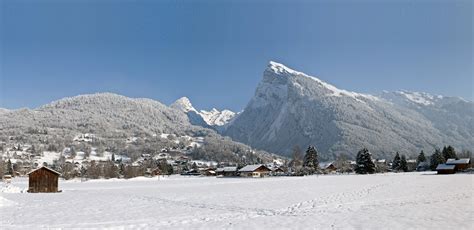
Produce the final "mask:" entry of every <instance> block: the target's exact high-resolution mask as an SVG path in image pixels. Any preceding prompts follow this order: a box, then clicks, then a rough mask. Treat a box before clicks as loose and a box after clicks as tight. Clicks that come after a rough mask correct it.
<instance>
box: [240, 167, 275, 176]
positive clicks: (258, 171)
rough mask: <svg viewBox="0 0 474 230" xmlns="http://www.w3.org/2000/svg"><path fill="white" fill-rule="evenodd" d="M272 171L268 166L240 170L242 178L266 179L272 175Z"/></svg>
mask: <svg viewBox="0 0 474 230" xmlns="http://www.w3.org/2000/svg"><path fill="white" fill-rule="evenodd" d="M271 171H272V170H270V169H269V168H268V167H267V166H265V165H262V164H259V165H247V166H245V167H243V168H241V169H240V170H239V172H240V176H241V177H266V176H268V175H270V173H271Z"/></svg>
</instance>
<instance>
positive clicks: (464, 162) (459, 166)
mask: <svg viewBox="0 0 474 230" xmlns="http://www.w3.org/2000/svg"><path fill="white" fill-rule="evenodd" d="M470 163H471V159H469V158H462V159H458V160H456V159H453V158H451V159H448V160H447V161H446V164H447V165H454V166H455V170H456V171H462V170H466V169H468V168H469V164H470Z"/></svg>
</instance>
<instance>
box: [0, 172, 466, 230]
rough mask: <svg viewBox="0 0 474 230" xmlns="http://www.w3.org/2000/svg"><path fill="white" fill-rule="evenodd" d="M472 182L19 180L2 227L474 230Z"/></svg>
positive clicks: (404, 177) (450, 178) (431, 178)
mask: <svg viewBox="0 0 474 230" xmlns="http://www.w3.org/2000/svg"><path fill="white" fill-rule="evenodd" d="M473 179H474V176H473V175H468V174H456V175H433V174H430V173H406V174H377V175H344V176H337V175H334V176H310V177H280V178H276V177H274V178H264V179H245V178H204V177H182V176H172V177H166V178H161V179H158V178H135V179H131V180H95V181H94V180H90V181H87V182H80V181H78V180H74V181H60V189H62V190H63V192H62V193H56V194H29V193H20V191H24V188H26V186H27V180H26V179H24V178H21V179H18V178H16V179H14V180H13V183H12V185H11V186H14V187H16V188H10V189H4V190H5V191H8V193H6V192H1V191H2V190H0V229H37V228H126V229H129V228H141V229H143V228H144V229H473V228H472V227H473V223H474V212H473V209H474V208H473ZM15 191H17V193H15ZM11 192H13V193H11Z"/></svg>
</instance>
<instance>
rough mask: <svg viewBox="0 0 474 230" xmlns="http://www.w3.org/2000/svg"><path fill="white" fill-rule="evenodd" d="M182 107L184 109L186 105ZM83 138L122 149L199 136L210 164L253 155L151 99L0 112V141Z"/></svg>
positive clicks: (104, 99)
mask: <svg viewBox="0 0 474 230" xmlns="http://www.w3.org/2000/svg"><path fill="white" fill-rule="evenodd" d="M182 102H183V103H182V105H183V106H185V105H186V103H185V102H186V101H185V100H182ZM183 108H185V107H183ZM187 109H190V110H192V108H191V107H188V108H187ZM83 133H90V134H93V135H94V136H98V137H101V138H102V139H104V140H109V142H110V141H112V142H114V141H117V143H119V142H120V141H121V142H120V143H122V144H123V143H125V142H126V141H125V140H126V139H127V138H128V137H135V136H140V137H146V138H149V140H151V139H153V138H158V137H160V135H161V134H174V136H176V137H182V136H190V137H199V138H202V139H203V142H204V144H203V147H202V148H204V149H205V151H204V150H203V152H205V153H206V154H207V156H209V158H214V159H212V160H220V161H238V160H239V159H249V157H250V158H256V156H257V155H256V154H255V151H253V152H252V151H249V150H250V149H251V148H250V147H249V146H247V145H244V144H241V143H237V142H234V141H232V140H230V138H226V137H222V136H221V135H219V134H218V133H217V132H216V131H214V130H212V129H206V128H203V127H200V126H195V125H193V124H192V123H191V121H190V119H189V118H188V117H187V116H186V114H185V113H182V112H180V111H178V110H176V109H174V108H170V107H168V106H166V105H164V104H162V103H160V102H158V101H155V100H151V99H144V98H129V97H125V96H121V95H117V94H112V93H98V94H89V95H80V96H75V97H71V98H64V99H61V100H58V101H55V102H52V103H50V104H47V105H44V106H41V107H39V108H37V109H19V110H14V111H11V112H8V113H0V141H4V140H8V139H12V138H13V141H21V142H20V143H22V144H30V143H31V142H38V140H40V141H41V143H43V142H46V143H51V142H52V143H55V142H58V141H59V139H61V141H62V142H65V143H69V142H71V141H72V140H73V138H74V137H75V136H77V135H79V134H83ZM221 147H222V148H221ZM155 150H156V149H155ZM258 154H260V153H258ZM263 154H266V153H263ZM201 155H204V154H201ZM244 155H245V156H244ZM259 157H260V158H262V159H263V158H264V156H263V155H259Z"/></svg>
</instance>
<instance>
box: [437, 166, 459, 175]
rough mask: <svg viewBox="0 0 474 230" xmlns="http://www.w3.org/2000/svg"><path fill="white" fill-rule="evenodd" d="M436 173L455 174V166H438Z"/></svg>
mask: <svg viewBox="0 0 474 230" xmlns="http://www.w3.org/2000/svg"><path fill="white" fill-rule="evenodd" d="M436 171H437V172H438V174H453V173H455V165H447V164H439V165H438V166H437V167H436Z"/></svg>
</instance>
